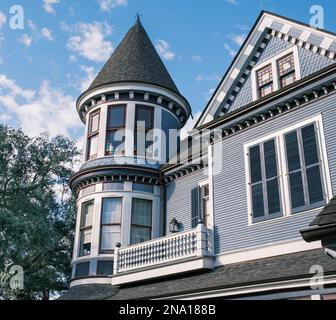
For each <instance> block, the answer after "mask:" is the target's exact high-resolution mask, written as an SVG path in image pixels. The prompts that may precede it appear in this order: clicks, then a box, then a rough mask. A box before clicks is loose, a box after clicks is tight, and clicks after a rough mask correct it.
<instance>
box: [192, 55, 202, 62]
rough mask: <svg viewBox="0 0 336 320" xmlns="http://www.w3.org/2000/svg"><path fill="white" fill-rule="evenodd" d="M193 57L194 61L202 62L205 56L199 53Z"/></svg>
mask: <svg viewBox="0 0 336 320" xmlns="http://www.w3.org/2000/svg"><path fill="white" fill-rule="evenodd" d="M191 59H192V61H193V62H202V61H203V58H202V57H201V56H199V55H198V54H194V55H193V56H192V57H191Z"/></svg>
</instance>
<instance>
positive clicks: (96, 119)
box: [89, 113, 99, 133]
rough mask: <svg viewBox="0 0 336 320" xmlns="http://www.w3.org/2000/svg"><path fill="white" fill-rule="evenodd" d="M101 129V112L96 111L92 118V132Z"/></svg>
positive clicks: (90, 130)
mask: <svg viewBox="0 0 336 320" xmlns="http://www.w3.org/2000/svg"><path fill="white" fill-rule="evenodd" d="M98 130H99V113H96V114H94V115H92V116H91V118H90V129H89V132H90V133H94V132H97V131H98Z"/></svg>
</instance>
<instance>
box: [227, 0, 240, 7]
mask: <svg viewBox="0 0 336 320" xmlns="http://www.w3.org/2000/svg"><path fill="white" fill-rule="evenodd" d="M226 2H227V3H230V4H232V5H234V6H237V5H238V4H239V3H238V1H237V0H226Z"/></svg>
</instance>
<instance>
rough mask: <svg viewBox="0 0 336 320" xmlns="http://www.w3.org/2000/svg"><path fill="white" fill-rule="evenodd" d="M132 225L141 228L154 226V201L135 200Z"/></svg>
mask: <svg viewBox="0 0 336 320" xmlns="http://www.w3.org/2000/svg"><path fill="white" fill-rule="evenodd" d="M132 224H136V225H140V226H147V227H151V226H152V201H150V200H143V199H133V202H132Z"/></svg>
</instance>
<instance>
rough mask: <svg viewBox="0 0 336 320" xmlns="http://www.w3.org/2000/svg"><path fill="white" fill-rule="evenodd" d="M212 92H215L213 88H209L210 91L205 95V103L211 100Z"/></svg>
mask: <svg viewBox="0 0 336 320" xmlns="http://www.w3.org/2000/svg"><path fill="white" fill-rule="evenodd" d="M214 92H215V88H211V89H209V90H208V92H207V93H206V94H205V96H206V97H205V99H206V101H209V100H210V99H211V97H212V95H213V94H214Z"/></svg>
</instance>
